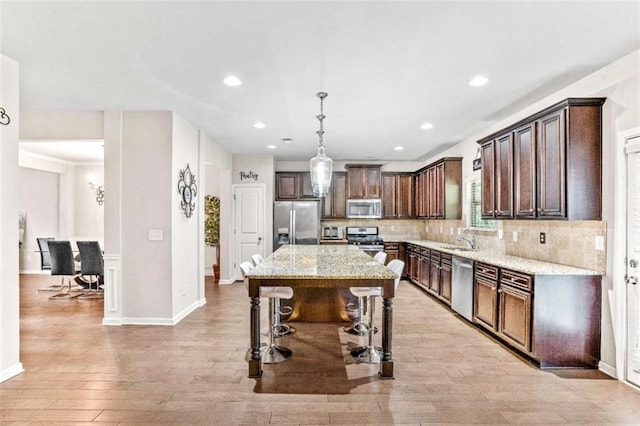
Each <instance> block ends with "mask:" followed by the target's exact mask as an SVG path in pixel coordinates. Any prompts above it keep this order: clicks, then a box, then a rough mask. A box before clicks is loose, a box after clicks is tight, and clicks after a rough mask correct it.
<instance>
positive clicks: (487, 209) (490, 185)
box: [480, 142, 495, 218]
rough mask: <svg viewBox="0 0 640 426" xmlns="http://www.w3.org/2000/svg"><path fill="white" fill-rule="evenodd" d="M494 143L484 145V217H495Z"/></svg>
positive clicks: (482, 149) (482, 150) (482, 154)
mask: <svg viewBox="0 0 640 426" xmlns="http://www.w3.org/2000/svg"><path fill="white" fill-rule="evenodd" d="M493 147H494V144H493V142H489V143H486V144H484V145H482V148H481V151H480V152H481V158H482V171H481V172H482V213H481V214H482V217H483V218H493V217H495V197H494V186H495V164H494V159H495V154H494V149H493Z"/></svg>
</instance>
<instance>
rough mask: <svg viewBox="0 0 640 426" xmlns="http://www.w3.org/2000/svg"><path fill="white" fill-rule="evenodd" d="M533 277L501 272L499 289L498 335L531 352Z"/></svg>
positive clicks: (512, 272) (507, 271)
mask: <svg viewBox="0 0 640 426" xmlns="http://www.w3.org/2000/svg"><path fill="white" fill-rule="evenodd" d="M532 289H533V277H531V276H529V275H525V274H520V273H518V272H514V271H509V270H506V269H502V270H501V274H500V288H499V289H498V300H499V302H498V334H499V335H500V336H501V337H502V338H503V339H504V340H507V341H509V343H511V344H512V345H513V346H515V347H517V348H518V349H521V350H523V351H525V352H530V351H531V310H532V304H533V298H532V294H531V291H532Z"/></svg>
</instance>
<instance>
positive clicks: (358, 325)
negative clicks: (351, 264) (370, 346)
mask: <svg viewBox="0 0 640 426" xmlns="http://www.w3.org/2000/svg"><path fill="white" fill-rule="evenodd" d="M373 259H374V260H376V261H378V262H380V263H382V264H383V265H384V262H386V260H387V253H385V252H383V251H380V252H378V253H376V255H375V256H373ZM351 293H352V294H353V291H352V292H351ZM356 296H357V294H356ZM366 305H367V296H362V297H358V308H357V310H358V319H357V320H355V321H354V322H353V324H351V325H350V326H349V327H345V328H344V331H345V332H347V333H349V334H353V335H356V336H366V335H367V333H369V325H368V324H367V323H366V322H365V321H364V315H365V307H366ZM347 309H348V310H349V311H355V310H356V308H355V307H354V306H353V304H351V303H350V304H349V305H347ZM377 332H378V330H377V329H374V333H377Z"/></svg>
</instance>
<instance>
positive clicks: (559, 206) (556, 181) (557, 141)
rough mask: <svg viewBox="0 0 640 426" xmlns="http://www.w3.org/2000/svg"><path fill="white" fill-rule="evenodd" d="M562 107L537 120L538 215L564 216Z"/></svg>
mask: <svg viewBox="0 0 640 426" xmlns="http://www.w3.org/2000/svg"><path fill="white" fill-rule="evenodd" d="M564 115H565V110H564V109H563V110H561V111H559V112H556V113H553V114H551V115H549V116H547V117H543V118H541V119H540V121H539V126H538V127H539V129H540V134H539V137H538V156H539V157H538V170H537V171H538V194H537V195H538V216H539V217H552V218H553V217H557V218H563V217H565V216H566V206H565V203H566V183H565V179H566V171H565V158H566V157H565V149H566V146H565V125H564Z"/></svg>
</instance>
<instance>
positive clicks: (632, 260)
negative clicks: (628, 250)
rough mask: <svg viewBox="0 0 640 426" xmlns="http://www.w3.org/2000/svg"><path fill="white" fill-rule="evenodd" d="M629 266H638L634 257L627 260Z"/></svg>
mask: <svg viewBox="0 0 640 426" xmlns="http://www.w3.org/2000/svg"><path fill="white" fill-rule="evenodd" d="M629 266H631V267H632V268H637V267H638V261H637V260H635V259H631V260H630V261H629Z"/></svg>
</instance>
